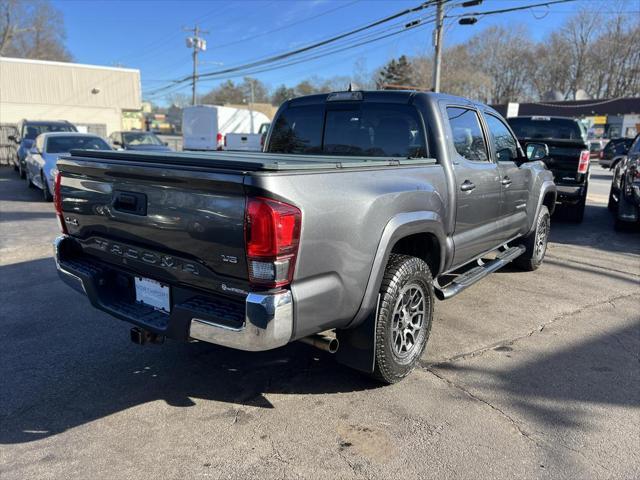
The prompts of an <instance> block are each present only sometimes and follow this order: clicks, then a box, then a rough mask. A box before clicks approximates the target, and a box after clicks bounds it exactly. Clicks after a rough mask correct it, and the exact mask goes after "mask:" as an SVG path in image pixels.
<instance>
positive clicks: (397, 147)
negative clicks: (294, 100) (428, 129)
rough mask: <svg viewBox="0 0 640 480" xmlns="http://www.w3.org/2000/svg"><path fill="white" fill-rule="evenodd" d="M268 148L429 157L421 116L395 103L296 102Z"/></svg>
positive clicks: (280, 120) (282, 118)
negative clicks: (310, 103) (326, 103)
mask: <svg viewBox="0 0 640 480" xmlns="http://www.w3.org/2000/svg"><path fill="white" fill-rule="evenodd" d="M269 152H272V153H299V154H322V155H356V156H368V157H402V158H420V157H425V156H426V154H427V152H426V148H425V139H424V134H423V127H422V122H421V120H420V116H419V115H418V112H417V111H416V109H415V107H413V106H412V105H404V104H390V103H359V104H347V103H343V104H332V105H327V106H325V105H310V106H301V107H291V108H288V109H287V110H284V111H283V112H281V113H280V115H279V116H278V118H277V120H276V123H275V124H274V126H273V132H272V134H271V139H270V142H269Z"/></svg>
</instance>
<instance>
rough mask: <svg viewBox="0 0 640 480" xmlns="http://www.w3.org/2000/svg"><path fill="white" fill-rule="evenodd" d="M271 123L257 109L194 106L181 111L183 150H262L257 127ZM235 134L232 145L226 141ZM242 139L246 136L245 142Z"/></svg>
mask: <svg viewBox="0 0 640 480" xmlns="http://www.w3.org/2000/svg"><path fill="white" fill-rule="evenodd" d="M266 122H269V118H268V117H267V116H266V115H265V114H263V113H260V112H257V111H255V110H249V109H246V108H232V107H220V106H216V105H194V106H192V107H185V108H184V109H183V110H182V148H183V150H194V151H215V150H226V149H236V148H237V149H240V148H241V149H245V150H246V149H247V148H246V147H247V146H251V148H252V149H254V150H260V148H259V147H258V148H256V146H259V145H260V135H259V134H257V133H255V132H256V131H257V130H256V129H257V128H258V125H261V124H262V123H266ZM228 134H242V135H241V136H239V135H234V139H233V141H232V142H229V141H228V140H227V139H226V136H227V135H228ZM241 137H245V140H242V138H241Z"/></svg>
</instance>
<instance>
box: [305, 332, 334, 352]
mask: <svg viewBox="0 0 640 480" xmlns="http://www.w3.org/2000/svg"><path fill="white" fill-rule="evenodd" d="M300 341H301V342H302V343H306V344H307V345H311V346H312V347H316V348H317V349H319V350H323V351H325V352H329V353H336V352H337V351H338V348H340V342H339V341H338V339H337V338H335V337H325V336H324V335H311V336H309V337H304V338H301V339H300Z"/></svg>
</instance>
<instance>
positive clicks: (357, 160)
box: [69, 150, 436, 172]
mask: <svg viewBox="0 0 640 480" xmlns="http://www.w3.org/2000/svg"><path fill="white" fill-rule="evenodd" d="M69 158H71V159H72V160H74V159H78V160H80V159H81V160H82V161H95V162H100V161H107V162H109V163H111V162H127V163H131V162H135V163H142V164H150V163H155V164H160V165H176V166H181V167H210V168H214V169H222V170H234V171H243V172H259V171H291V170H327V169H336V168H363V167H378V168H379V167H383V166H392V167H397V166H403V165H406V166H417V165H431V164H434V163H436V160H435V159H433V158H390V157H355V156H326V155H291V154H281V153H278V154H272V153H263V152H223V151H219V152H171V153H162V152H126V151H108V150H73V151H72V152H71V154H70V157H69Z"/></svg>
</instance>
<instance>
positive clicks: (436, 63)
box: [432, 0, 482, 92]
mask: <svg viewBox="0 0 640 480" xmlns="http://www.w3.org/2000/svg"><path fill="white" fill-rule="evenodd" d="M445 1H446V0H436V2H437V3H436V28H435V30H434V31H433V45H434V46H435V54H434V56H433V88H432V90H433V91H434V92H439V91H440V70H441V68H442V30H443V28H444V4H445ZM481 3H482V0H467V1H466V2H462V6H463V7H464V8H467V7H475V6H477V5H480V4H481ZM477 21H478V20H477V19H475V18H474V19H465V18H463V19H461V20H460V25H473V24H474V23H476V22H477Z"/></svg>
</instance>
